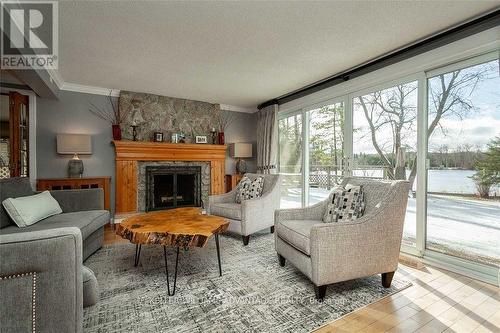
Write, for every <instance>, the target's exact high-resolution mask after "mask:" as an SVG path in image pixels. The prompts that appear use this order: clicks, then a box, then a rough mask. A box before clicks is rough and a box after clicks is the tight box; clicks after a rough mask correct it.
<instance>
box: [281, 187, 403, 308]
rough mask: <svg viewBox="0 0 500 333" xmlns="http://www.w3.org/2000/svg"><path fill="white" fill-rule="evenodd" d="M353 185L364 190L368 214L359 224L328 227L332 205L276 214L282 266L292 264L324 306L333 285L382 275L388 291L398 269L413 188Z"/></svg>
mask: <svg viewBox="0 0 500 333" xmlns="http://www.w3.org/2000/svg"><path fill="white" fill-rule="evenodd" d="M347 183H350V184H354V185H363V190H364V193H365V200H366V209H365V213H364V215H363V216H362V217H361V218H359V219H357V220H354V221H344V222H336V223H323V222H322V218H323V214H324V212H325V210H326V207H327V204H328V200H324V201H322V202H319V203H317V204H315V205H313V206H310V207H306V208H301V209H283V210H277V211H276V213H275V222H274V223H275V228H276V234H275V247H276V251H277V253H278V257H279V261H280V265H281V266H284V265H285V262H286V260H289V261H290V262H291V263H292V264H293V265H294V266H295V267H296V268H297V269H298V270H300V271H301V272H302V273H304V274H305V275H306V276H307V277H308V278H309V279H310V280H311V281H312V282H313V283H314V286H315V292H316V298H317V299H320V300H322V299H323V298H324V297H325V293H326V287H327V285H329V284H332V283H336V282H341V281H347V280H351V279H356V278H361V277H365V276H370V275H374V274H382V285H383V286H384V287H386V288H388V287H390V284H391V281H392V277H393V275H394V272H395V271H396V269H397V266H398V258H399V251H400V246H401V239H402V234H403V224H404V218H405V212H406V204H407V201H408V191H409V183H408V182H407V181H382V180H369V179H362V178H346V179H344V181H343V185H345V184H347Z"/></svg>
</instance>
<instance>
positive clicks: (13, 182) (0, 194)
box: [0, 177, 34, 229]
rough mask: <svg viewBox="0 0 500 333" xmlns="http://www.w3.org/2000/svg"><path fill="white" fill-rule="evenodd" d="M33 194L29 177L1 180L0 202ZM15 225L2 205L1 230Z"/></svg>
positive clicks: (0, 208)
mask: <svg viewBox="0 0 500 333" xmlns="http://www.w3.org/2000/svg"><path fill="white" fill-rule="evenodd" d="M33 193H34V191H33V189H32V188H31V184H30V180H29V178H27V177H15V178H5V179H0V202H3V201H4V200H5V199H7V198H17V197H25V196H28V195H32V194H33ZM13 224H14V222H13V221H12V220H11V218H10V217H9V215H8V214H7V212H6V211H5V209H4V208H3V205H0V229H1V228H4V227H8V226H10V225H13ZM16 228H17V226H16Z"/></svg>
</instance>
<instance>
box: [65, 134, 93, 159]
mask: <svg viewBox="0 0 500 333" xmlns="http://www.w3.org/2000/svg"><path fill="white" fill-rule="evenodd" d="M57 153H59V154H69V155H73V154H92V140H91V138H90V135H86V134H57Z"/></svg>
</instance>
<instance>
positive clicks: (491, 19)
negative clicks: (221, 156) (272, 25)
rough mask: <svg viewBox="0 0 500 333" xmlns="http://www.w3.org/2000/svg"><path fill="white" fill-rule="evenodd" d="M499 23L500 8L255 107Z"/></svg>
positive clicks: (329, 84) (285, 99)
mask: <svg viewBox="0 0 500 333" xmlns="http://www.w3.org/2000/svg"><path fill="white" fill-rule="evenodd" d="M498 25H500V9H496V10H494V11H492V12H491V13H488V14H486V15H483V16H481V17H479V18H476V19H474V20H471V21H469V22H466V23H464V24H461V25H459V26H456V27H454V28H451V29H449V30H446V31H443V32H441V33H439V34H437V35H434V36H431V37H429V38H426V39H423V40H421V41H419V42H417V43H415V44H412V45H409V46H407V47H404V48H402V49H399V50H396V51H393V52H391V53H389V54H387V55H385V56H382V57H380V58H377V59H374V60H372V61H369V62H367V63H365V64H363V65H360V66H357V67H353V68H351V69H348V70H346V71H344V72H342V73H340V74H336V75H333V76H330V77H327V78H325V79H323V80H321V81H318V82H316V83H313V84H311V85H308V86H305V87H303V88H300V89H298V90H295V91H292V92H291V93H288V94H285V95H282V96H280V97H277V98H274V99H271V100H269V101H266V102H264V103H262V104H259V106H258V109H259V110H260V109H262V108H265V107H266V106H269V105H273V104H278V105H280V104H284V103H287V102H290V101H293V100H295V99H298V98H301V97H304V96H307V95H310V94H312V93H315V92H317V91H320V90H323V89H326V88H329V87H332V86H335V85H337V84H340V83H342V82H345V81H348V80H351V79H353V78H355V77H359V76H362V75H365V74H367V73H370V72H373V71H376V70H378V69H381V68H383V67H387V66H389V65H392V64H395V63H397V62H400V61H403V60H406V59H409V58H412V57H414V56H416V55H419V54H422V53H425V52H428V51H430V50H433V49H436V48H438V47H441V46H444V45H447V44H450V43H453V42H455V41H457V40H460V39H463V38H465V37H469V36H472V35H474V34H477V33H479V32H482V31H485V30H488V29H490V28H494V27H496V26H498Z"/></svg>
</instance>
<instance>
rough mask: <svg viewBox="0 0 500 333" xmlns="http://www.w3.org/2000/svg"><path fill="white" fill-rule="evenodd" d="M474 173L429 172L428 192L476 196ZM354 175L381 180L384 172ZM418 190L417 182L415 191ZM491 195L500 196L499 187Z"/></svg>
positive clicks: (359, 171) (454, 171) (357, 171)
mask: <svg viewBox="0 0 500 333" xmlns="http://www.w3.org/2000/svg"><path fill="white" fill-rule="evenodd" d="M408 173H409V171H408ZM474 173H475V171H474V170H429V171H428V182H427V190H428V191H429V192H440V193H459V194H476V193H477V191H476V185H475V184H474V181H473V180H472V179H471V178H470V177H471V176H472V175H474ZM354 175H355V176H365V177H380V178H381V177H382V170H354ZM416 189H417V185H416V182H415V184H413V190H416ZM490 195H492V196H495V195H496V196H500V188H499V187H498V186H497V187H495V188H492V189H491V192H490Z"/></svg>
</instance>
